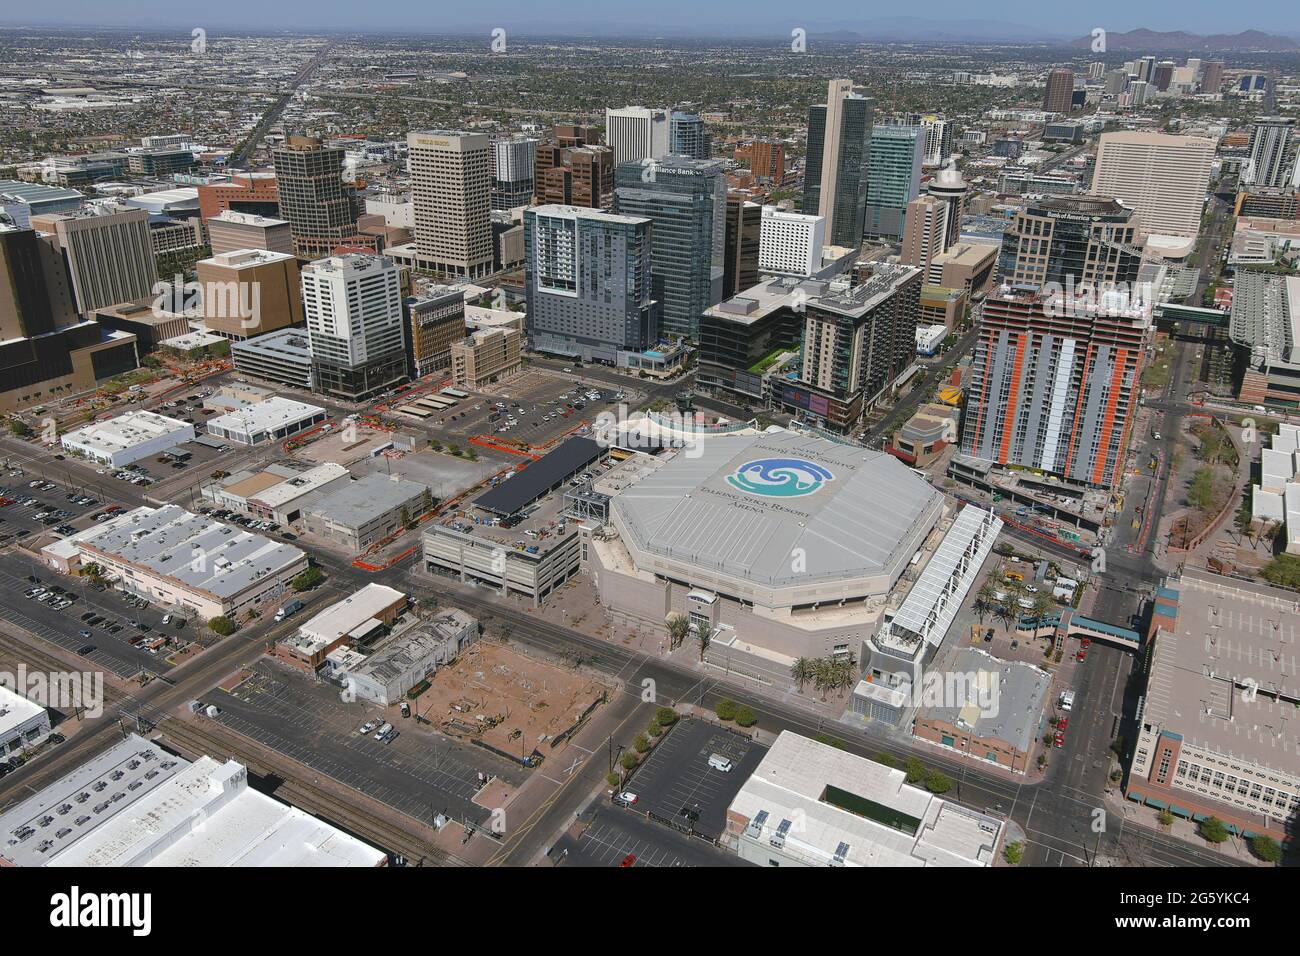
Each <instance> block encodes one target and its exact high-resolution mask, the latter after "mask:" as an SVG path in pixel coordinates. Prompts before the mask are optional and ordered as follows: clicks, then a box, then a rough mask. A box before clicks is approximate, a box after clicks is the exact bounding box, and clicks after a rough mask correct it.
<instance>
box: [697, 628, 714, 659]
mask: <svg viewBox="0 0 1300 956" xmlns="http://www.w3.org/2000/svg"><path fill="white" fill-rule="evenodd" d="M712 637H713V633H712V631H710V630H709V628H707V627H697V628H696V629H695V639H696V640H697V641H698V642H699V645H700V663H703V662H704V652H705V651H707V650H708V649H709V641H710V640H711V639H712Z"/></svg>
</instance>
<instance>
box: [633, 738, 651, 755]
mask: <svg viewBox="0 0 1300 956" xmlns="http://www.w3.org/2000/svg"><path fill="white" fill-rule="evenodd" d="M632 746H633V747H635V748H636V752H637V753H639V754H643V753H645V752H646V751H647V750H649V749H650V738H649V737H647V736H646V735H645V734H637V735H636V740H634V741H632Z"/></svg>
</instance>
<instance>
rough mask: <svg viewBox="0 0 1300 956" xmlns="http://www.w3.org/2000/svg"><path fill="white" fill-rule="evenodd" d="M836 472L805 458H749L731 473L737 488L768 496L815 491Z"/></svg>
mask: <svg viewBox="0 0 1300 956" xmlns="http://www.w3.org/2000/svg"><path fill="white" fill-rule="evenodd" d="M834 480H835V476H834V475H832V474H831V473H830V472H829V471H827V470H826V469H825V468H823V467H822V466H821V465H818V464H815V463H813V462H811V461H808V460H806V459H803V458H759V459H757V460H756V461H747V462H745V464H743V465H741V466H740V467H739V468H737V469H736V470H735V471H734V472H732V473H731V474H729V475H728V476H727V484H729V485H731V487H733V488H737V489H739V490H741V491H744V492H748V493H749V494H751V495H761V496H762V497H764V498H798V497H801V496H803V495H811V494H812V493H813V492H815V491H817V490H818V489H819V488H821V486H822V485H824V484H825V483H826V482H828V481H834Z"/></svg>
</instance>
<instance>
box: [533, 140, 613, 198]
mask: <svg viewBox="0 0 1300 956" xmlns="http://www.w3.org/2000/svg"><path fill="white" fill-rule="evenodd" d="M536 169H537V174H536V195H537V201H538V202H539V203H541V204H543V205H560V206H586V207H587V208H588V209H604V210H609V209H611V208H612V207H613V204H614V151H613V150H612V149H610V148H609V147H608V146H599V145H595V144H593V145H590V146H560V145H558V143H546V144H544V145H542V146H539V147H538V148H537V167H536Z"/></svg>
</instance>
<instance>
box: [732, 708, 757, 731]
mask: <svg viewBox="0 0 1300 956" xmlns="http://www.w3.org/2000/svg"><path fill="white" fill-rule="evenodd" d="M736 723H737V724H739V725H740V726H741V727H753V726H754V725H755V724H756V723H758V714H756V713H754V709H753V708H752V707H750V706H749V705H748V704H741V705H740V706H739V707H737V708H736Z"/></svg>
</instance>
